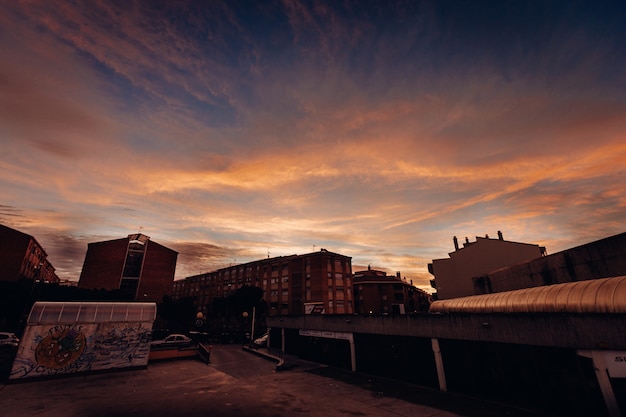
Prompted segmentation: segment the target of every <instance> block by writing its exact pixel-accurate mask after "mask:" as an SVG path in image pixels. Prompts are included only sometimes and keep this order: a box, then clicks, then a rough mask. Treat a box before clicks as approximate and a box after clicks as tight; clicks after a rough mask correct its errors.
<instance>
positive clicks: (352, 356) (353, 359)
mask: <svg viewBox="0 0 626 417" xmlns="http://www.w3.org/2000/svg"><path fill="white" fill-rule="evenodd" d="M348 341H349V342H350V363H351V365H352V372H356V349H355V347H354V334H353V333H350V338H349V339H348Z"/></svg>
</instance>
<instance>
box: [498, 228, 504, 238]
mask: <svg viewBox="0 0 626 417" xmlns="http://www.w3.org/2000/svg"><path fill="white" fill-rule="evenodd" d="M498 239H500V240H504V238H503V237H502V232H501V231H499V230H498Z"/></svg>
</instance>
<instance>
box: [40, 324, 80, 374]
mask: <svg viewBox="0 0 626 417" xmlns="http://www.w3.org/2000/svg"><path fill="white" fill-rule="evenodd" d="M84 350H85V335H84V334H83V333H82V332H81V329H80V327H79V326H76V325H72V326H55V327H54V328H52V329H50V330H49V331H48V335H47V336H46V337H44V338H43V339H42V340H41V342H39V344H38V345H37V348H36V349H35V360H36V362H37V364H38V365H39V366H43V367H46V368H51V369H61V368H64V367H66V366H68V365H70V364H72V363H73V362H74V361H76V360H77V359H78V358H79V357H80V355H81V354H82V353H83V351H84Z"/></svg>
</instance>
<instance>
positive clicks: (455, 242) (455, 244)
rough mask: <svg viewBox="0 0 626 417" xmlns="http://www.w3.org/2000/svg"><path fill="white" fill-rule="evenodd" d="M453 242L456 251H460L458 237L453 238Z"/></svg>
mask: <svg viewBox="0 0 626 417" xmlns="http://www.w3.org/2000/svg"><path fill="white" fill-rule="evenodd" d="M452 240H453V241H454V250H459V241H458V239H457V238H456V236H453V237H452Z"/></svg>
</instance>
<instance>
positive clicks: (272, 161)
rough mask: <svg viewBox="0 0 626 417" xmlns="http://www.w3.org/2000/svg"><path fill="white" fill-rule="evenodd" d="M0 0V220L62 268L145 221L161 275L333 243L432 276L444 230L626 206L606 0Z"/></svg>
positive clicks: (66, 274)
mask: <svg viewBox="0 0 626 417" xmlns="http://www.w3.org/2000/svg"><path fill="white" fill-rule="evenodd" d="M0 4H1V6H0V7H1V11H2V12H1V13H0V50H1V51H2V61H1V63H0V147H1V148H0V149H1V152H0V172H1V173H2V175H1V176H0V197H1V198H0V223H2V224H5V225H7V226H9V227H13V228H15V229H18V230H20V231H23V232H25V233H28V234H31V235H33V236H34V237H35V238H36V239H37V240H38V241H39V242H40V243H41V244H42V245H43V247H44V248H45V249H46V251H47V252H48V259H49V260H50V262H51V263H52V264H53V265H54V266H55V267H56V268H57V273H58V275H59V276H60V277H61V278H62V279H70V280H77V279H78V277H79V275H80V270H81V267H82V262H83V260H84V255H85V252H86V250H87V244H88V243H90V242H94V241H99V240H108V239H116V238H120V237H125V236H126V235H128V234H130V233H135V232H137V231H138V230H141V232H142V233H145V234H146V235H148V236H150V237H151V238H152V239H153V240H155V241H156V242H158V243H160V244H163V245H165V246H168V247H170V248H172V249H174V250H176V251H178V252H179V257H178V264H177V271H176V278H177V279H179V278H184V277H186V276H190V275H194V274H197V273H200V272H206V271H211V270H214V269H217V268H220V267H224V266H227V265H229V264H232V263H235V262H236V263H243V262H248V261H252V260H256V259H260V258H264V257H267V256H268V253H269V255H270V256H281V255H291V254H296V253H298V254H302V253H307V252H311V251H314V250H319V249H321V248H326V249H328V250H330V251H333V252H337V253H341V254H343V255H346V256H351V257H352V262H353V269H354V270H358V269H360V268H366V267H367V265H372V267H373V268H377V269H382V270H387V271H389V272H390V273H393V274H395V272H396V271H400V272H401V273H402V276H404V277H406V278H407V279H411V280H413V281H414V283H415V284H416V285H419V286H420V287H422V288H428V286H429V284H428V281H429V279H431V278H432V276H430V274H428V272H427V264H428V262H430V261H431V260H432V259H436V258H443V257H447V254H448V253H449V252H451V251H452V250H453V249H454V248H453V246H452V236H458V237H459V239H464V238H465V237H466V236H467V237H469V238H470V240H474V238H475V236H476V235H480V236H484V235H485V234H489V235H490V236H495V235H496V233H497V231H498V230H501V231H502V232H503V234H504V238H505V239H507V240H513V241H519V242H526V243H534V244H539V245H543V246H546V247H547V250H548V253H554V252H557V251H560V250H563V249H566V248H570V247H573V246H577V245H580V244H583V243H587V242H590V241H593V240H596V239H600V238H603V237H606V236H610V235H614V234H617V233H621V232H624V231H625V229H626V227H625V226H624V225H625V224H626V223H625V220H626V168H625V167H626V71H624V68H626V48H625V47H624V45H626V26H624V24H623V22H624V21H625V19H626V6H625V4H624V3H623V2H602V1H601V2H558V1H555V2H545V1H530V2H526V1H525V2H499V1H492V2H489V1H478V2H455V1H432V2H431V1H416V2H404V1H397V2H391V1H390V2H387V1H363V2H361V1H359V2H351V1H346V2H341V1H322V0H320V1H315V0H312V1H295V0H283V1H260V2H248V1H223V2H221V1H210V2H192V1H180V2H168V1H163V2H159V1H141V0H138V1H124V2H109V1H104V0H95V1H89V2H78V4H75V3H74V2H66V1H62V0H55V1H44V0H29V1H8V0H7V1H3V0H0ZM140 227H141V229H139V228H140Z"/></svg>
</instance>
